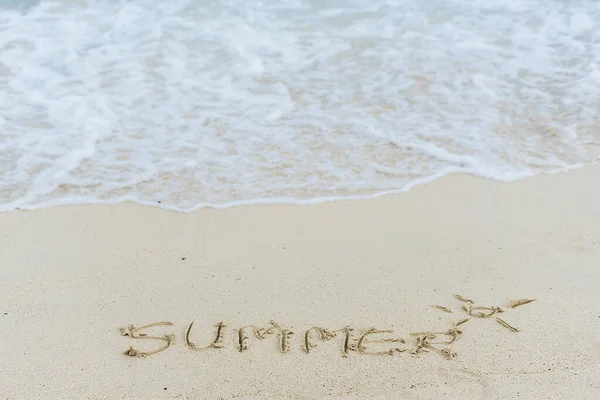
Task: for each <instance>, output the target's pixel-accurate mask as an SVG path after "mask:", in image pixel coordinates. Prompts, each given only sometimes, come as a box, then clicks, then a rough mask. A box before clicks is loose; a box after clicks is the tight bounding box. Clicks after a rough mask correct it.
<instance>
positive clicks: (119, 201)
mask: <svg viewBox="0 0 600 400" xmlns="http://www.w3.org/2000/svg"><path fill="white" fill-rule="evenodd" d="M587 147H588V151H589V152H590V155H593V156H594V159H593V161H592V162H591V163H589V164H575V165H571V166H569V167H566V168H564V169H560V170H555V171H545V172H538V173H532V174H531V175H527V176H522V177H520V178H517V179H512V180H499V179H492V178H489V177H486V176H482V175H480V174H474V173H470V172H464V171H460V170H459V169H454V168H449V169H447V170H445V171H442V172H439V173H437V174H435V175H432V176H429V177H426V178H420V179H416V180H414V181H412V182H411V183H409V184H407V185H405V186H404V187H403V188H401V189H389V190H380V191H376V192H375V193H370V194H360V195H340V196H321V197H315V198H308V199H299V198H293V197H274V198H257V199H249V200H239V201H231V202H226V203H223V204H214V203H200V204H197V205H195V206H193V207H191V208H178V207H176V206H171V205H159V204H161V203H162V202H161V201H158V204H157V203H155V202H149V201H141V200H139V199H137V198H136V197H135V196H131V195H127V196H121V197H119V198H116V199H110V200H92V201H89V200H88V201H83V200H81V199H77V200H73V201H67V202H60V201H58V202H49V203H43V204H41V205H35V206H23V205H21V206H10V205H9V207H10V208H6V207H7V205H0V214H1V213H6V212H14V211H39V210H44V209H50V208H56V207H83V206H118V205H124V204H133V205H136V206H142V207H154V208H158V209H160V210H165V211H172V212H176V213H181V214H192V213H195V212H197V211H201V210H204V209H213V210H227V209H229V208H236V207H251V206H310V205H319V204H328V203H337V202H346V201H364V200H375V199H379V198H381V197H385V196H393V195H402V194H404V193H409V192H410V191H411V190H413V189H415V188H418V187H421V186H426V185H429V184H432V183H435V182H437V181H439V180H440V179H448V178H449V179H453V177H462V178H475V179H484V180H488V181H491V182H497V183H513V182H520V181H526V180H529V179H535V178H536V177H538V176H555V175H562V174H565V173H569V172H571V171H577V170H579V169H583V168H589V167H593V166H594V165H596V164H597V163H598V161H600V146H597V145H587ZM462 178H460V179H462ZM368 190H372V189H368Z"/></svg>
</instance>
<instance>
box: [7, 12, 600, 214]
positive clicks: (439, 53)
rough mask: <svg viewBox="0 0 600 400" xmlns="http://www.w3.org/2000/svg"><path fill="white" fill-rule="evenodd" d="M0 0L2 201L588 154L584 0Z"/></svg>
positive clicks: (555, 162) (348, 186)
mask: <svg viewBox="0 0 600 400" xmlns="http://www.w3.org/2000/svg"><path fill="white" fill-rule="evenodd" d="M16 4H17V2H16V1H15V2H13V3H10V2H9V3H8V4H7V5H6V4H5V5H4V6H2V7H0V184H1V185H0V210H9V209H14V208H22V209H33V208H40V207H47V206H52V205H59V204H84V203H85V204H87V203H115V202H123V201H135V202H138V203H141V204H147V205H158V204H159V203H158V202H159V201H160V202H161V203H160V206H161V207H163V208H168V209H173V210H178V211H190V210H193V209H197V208H199V207H227V206H231V205H239V204H255V203H261V204H267V203H295V204H304V203H310V202H318V201H330V200H334V199H351V198H368V197H374V196H378V195H381V194H384V193H392V192H401V191H405V190H408V189H410V188H411V187H413V186H414V185H415V184H420V183H424V182H429V181H431V180H433V179H436V178H438V177H440V176H443V175H445V174H447V173H450V172H464V173H469V174H474V175H478V176H482V177H486V178H490V179H497V180H503V181H507V180H515V179H521V178H524V177H528V176H532V175H535V174H538V173H555V172H559V171H564V170H567V169H571V168H577V167H579V166H581V165H584V164H586V163H589V162H592V161H593V160H592V157H591V156H590V155H589V154H588V153H587V152H586V149H585V146H584V145H585V144H590V143H597V144H600V123H599V122H600V118H599V117H598V105H599V99H600V70H599V69H598V65H600V64H599V61H600V30H598V29H594V26H598V25H600V3H598V2H596V1H592V0H588V1H585V0H584V1H579V2H577V3H573V4H571V3H569V4H570V5H566V3H564V2H563V1H559V0H533V1H529V2H512V3H511V2H506V1H501V0H485V1H484V0H477V1H471V2H462V1H458V0H452V1H441V0H439V1H438V0H436V1H433V0H428V1H421V0H409V1H405V2H402V3H401V5H399V3H397V2H392V1H383V0H381V1H375V2H372V1H367V0H350V1H344V2H341V1H328V2H323V1H315V0H313V1H308V0H289V1H285V2H282V1H276V0H270V1H261V2H258V1H248V2H242V3H240V2H237V1H233V0H230V1H219V2H212V3H210V2H204V1H198V0H195V1H193V0H186V1H184V0H177V1H170V2H163V3H162V4H158V3H156V2H151V1H149V0H129V1H125V0H122V1H110V2H109V1H91V0H78V1H74V0H60V1H58V0H55V1H41V2H39V3H35V2H34V1H30V2H27V3H20V5H21V7H20V8H19V7H17V6H16Z"/></svg>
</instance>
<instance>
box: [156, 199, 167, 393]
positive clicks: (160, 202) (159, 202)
mask: <svg viewBox="0 0 600 400" xmlns="http://www.w3.org/2000/svg"><path fill="white" fill-rule="evenodd" d="M158 204H162V201H160V200H159V201H158ZM165 390H167V388H165Z"/></svg>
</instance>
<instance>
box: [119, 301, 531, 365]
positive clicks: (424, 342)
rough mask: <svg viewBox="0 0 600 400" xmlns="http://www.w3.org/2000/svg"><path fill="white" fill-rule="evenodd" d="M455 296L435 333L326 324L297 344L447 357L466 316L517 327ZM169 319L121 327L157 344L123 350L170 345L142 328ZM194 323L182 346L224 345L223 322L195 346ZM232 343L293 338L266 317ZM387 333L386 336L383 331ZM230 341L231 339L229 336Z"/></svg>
mask: <svg viewBox="0 0 600 400" xmlns="http://www.w3.org/2000/svg"><path fill="white" fill-rule="evenodd" d="M454 297H455V298H456V299H458V300H460V301H461V302H462V308H461V311H462V312H463V313H464V314H465V315H464V316H463V318H459V319H456V321H454V322H453V324H452V326H450V327H449V328H448V329H446V330H441V331H440V332H412V333H410V338H409V339H405V338H395V337H390V336H391V335H392V334H393V331H392V330H385V329H384V330H380V329H377V328H375V327H370V328H366V329H362V330H360V332H359V333H357V331H356V330H355V329H353V328H351V327H349V326H344V327H343V328H340V329H329V328H327V327H323V326H313V327H310V328H308V329H306V330H304V331H302V332H301V335H300V336H301V347H302V349H303V351H304V352H305V353H306V354H310V352H311V351H312V350H313V349H314V348H315V347H317V343H318V342H325V341H329V340H332V339H334V338H339V342H340V344H341V346H340V348H341V353H342V355H343V356H344V357H348V355H349V354H350V353H351V352H356V353H358V354H370V355H380V356H383V355H395V354H400V353H405V352H407V353H409V354H414V355H417V354H421V353H428V352H435V353H438V354H440V355H442V356H444V357H445V358H447V359H453V358H454V357H455V356H456V355H457V354H456V352H455V351H454V350H452V344H453V343H454V342H456V341H457V340H459V339H460V337H461V335H462V334H463V331H464V329H465V327H467V326H468V325H467V322H469V321H470V320H471V319H488V318H494V319H495V320H496V321H497V322H498V323H499V324H500V325H501V326H503V327H504V328H506V329H508V330H509V331H510V332H514V333H516V332H519V329H518V328H515V327H514V326H513V325H511V324H510V323H508V322H507V321H506V320H504V319H502V318H500V317H499V316H498V314H501V313H504V312H505V310H504V308H502V307H499V306H481V305H477V304H476V303H475V301H473V300H470V299H468V298H465V297H463V296H460V295H454ZM532 301H534V300H532V299H518V300H512V301H509V302H508V303H507V306H506V307H507V308H509V309H513V308H516V307H519V306H522V305H525V304H528V303H531V302H532ZM432 307H434V308H436V309H438V310H440V311H443V312H446V313H454V311H453V310H452V309H450V308H448V307H445V306H441V305H432ZM172 325H173V323H172V322H154V323H151V324H148V325H144V326H140V327H136V326H135V325H131V324H130V325H127V326H125V327H123V328H121V334H122V335H123V336H128V337H130V338H132V339H142V340H145V341H148V340H152V341H155V342H156V343H157V345H158V346H157V347H156V348H155V349H153V350H148V351H140V350H138V349H136V348H135V347H134V346H133V345H131V346H129V349H127V350H126V351H125V353H124V354H126V355H128V356H132V357H141V358H143V357H148V356H152V355H155V354H158V353H161V352H163V351H165V350H167V349H169V348H170V347H171V346H172V345H174V344H175V335H174V334H173V333H169V334H165V335H163V336H154V335H150V334H148V333H147V332H143V331H144V330H147V329H150V328H156V327H166V326H172ZM193 327H194V323H193V322H191V323H190V324H189V325H188V326H187V329H186V331H185V335H184V341H185V344H186V346H187V347H188V348H189V349H191V350H193V351H207V350H211V349H213V350H218V349H222V348H224V347H225V337H226V327H227V325H226V324H225V323H223V322H219V323H217V324H216V325H215V333H214V339H213V341H212V342H211V343H209V344H208V345H205V346H199V345H198V344H197V343H196V342H195V341H194V339H193ZM234 332H235V334H234V335H233V337H234V338H235V345H236V347H237V349H238V351H239V352H244V351H246V350H248V346H249V345H248V343H249V339H250V337H253V338H255V339H256V340H263V339H265V338H267V337H269V336H270V335H273V334H276V336H277V338H278V339H277V346H278V349H279V351H280V352H281V353H288V352H290V351H291V349H292V343H293V337H294V336H295V335H296V332H294V331H293V330H291V329H287V328H284V327H282V326H280V325H279V324H278V323H276V322H275V321H271V322H270V324H269V326H268V327H266V328H265V327H260V326H257V325H246V326H242V327H238V328H237V329H235V331H234ZM384 335H387V336H384ZM232 342H233V341H232Z"/></svg>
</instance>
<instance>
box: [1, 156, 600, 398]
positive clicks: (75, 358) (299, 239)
mask: <svg viewBox="0 0 600 400" xmlns="http://www.w3.org/2000/svg"><path fill="white" fill-rule="evenodd" d="M598 182H600V165H596V166H592V167H588V168H584V169H582V170H578V171H572V172H569V173H566V174H562V175H556V176H540V177H535V178H532V179H529V180H525V181H520V182H515V183H509V184H501V183H497V182H491V181H486V180H482V179H476V178H472V177H466V176H452V177H448V178H445V179H442V180H440V181H438V182H435V183H433V184H430V185H427V186H423V187H418V188H415V189H413V190H412V191H411V192H409V193H407V194H401V195H397V196H387V197H383V198H380V199H377V200H371V201H355V202H339V203H333V204H324V205H315V206H302V207H297V206H254V207H239V208H233V209H228V210H225V211H216V210H208V209H207V210H201V211H199V212H196V213H194V214H189V215H186V214H175V213H171V212H166V211H162V210H159V209H153V208H145V207H139V206H135V205H119V206H83V207H65V208H54V209H47V210H42V211H36V212H11V213H4V214H0V266H1V267H0V337H1V338H2V341H1V344H0V398H1V399H5V398H9V399H33V398H36V399H37V398H42V399H71V398H73V399H83V398H93V399H104V398H105V399H125V398H127V399H200V398H209V399H219V398H224V399H230V398H239V397H245V398H267V399H321V398H324V397H327V396H331V398H352V399H355V398H361V399H362V398H364V399H471V398H477V399H478V398H485V399H512V398H523V399H538V398H539V399H565V398H568V399H570V400H573V399H594V398H600V185H599V184H598ZM183 257H185V260H182V258H183ZM454 293H459V294H462V295H464V296H467V297H470V298H472V299H474V300H476V301H477V303H478V304H482V305H489V306H493V305H498V306H502V307H503V308H504V309H505V310H506V312H504V313H502V314H501V315H500V317H501V318H502V319H504V320H506V321H507V322H509V323H510V324H512V325H514V326H515V327H517V328H519V329H520V332H518V333H514V332H510V331H509V330H508V329H506V328H505V327H503V326H501V325H500V324H499V323H497V322H496V321H495V320H494V319H493V318H490V319H473V320H471V321H469V322H467V323H466V324H464V325H462V326H461V327H462V328H463V334H462V335H461V337H460V339H459V340H458V341H457V342H455V343H453V344H452V345H451V347H452V349H453V350H454V351H455V352H456V353H457V356H456V357H455V358H454V359H453V360H447V359H445V358H444V357H442V356H441V355H439V354H437V353H435V352H429V353H422V354H418V355H411V354H410V353H409V352H408V351H406V352H403V353H399V354H396V355H394V356H373V355H364V354H359V353H358V352H356V351H351V352H350V355H349V357H347V358H344V357H343V356H342V345H343V334H342V333H339V334H338V337H337V338H335V339H333V340H332V341H330V342H322V343H317V347H316V348H314V349H313V351H312V352H311V353H310V354H308V355H307V354H305V353H304V352H303V351H302V341H303V331H304V330H305V329H307V328H310V327H311V326H313V325H323V326H326V327H329V328H331V329H339V328H342V327H344V326H346V325H349V326H351V327H353V328H355V331H354V333H355V334H356V335H360V333H361V332H362V330H363V329H366V328H368V327H370V326H376V327H377V328H379V329H394V330H395V333H394V335H395V337H402V338H405V339H407V340H408V344H406V345H403V348H407V349H410V348H411V347H412V346H413V345H414V343H413V340H412V339H411V338H410V336H409V333H410V332H415V331H426V330H427V331H429V330H431V331H445V330H447V329H448V328H450V327H451V326H452V323H453V321H457V320H459V319H461V318H463V317H464V316H465V312H464V311H461V310H460V306H461V302H460V301H458V300H456V299H455V298H453V297H452V294H454ZM522 297H525V298H534V299H536V301H535V302H533V303H531V304H527V305H524V306H521V307H518V308H515V309H507V308H506V307H505V305H506V302H507V301H508V300H511V299H517V298H522ZM434 304H439V305H443V306H446V307H450V308H452V309H453V310H454V313H452V314H448V313H444V312H443V311H440V310H437V309H434V308H432V307H430V305H434ZM271 319H273V320H275V321H277V322H278V323H279V324H281V325H282V326H283V327H286V328H291V329H293V330H294V331H295V332H296V333H295V335H294V336H293V338H292V349H291V351H290V352H289V353H286V354H282V353H280V352H279V351H278V349H277V336H276V335H271V337H269V338H268V339H265V340H264V341H260V342H259V341H257V340H256V339H253V338H252V339H250V341H249V342H248V344H249V348H248V350H247V351H245V352H243V353H240V352H238V351H237V347H236V346H237V333H236V331H235V329H236V328H237V327H240V326H243V325H248V324H257V325H261V326H265V327H266V326H268V323H269V321H270V320H271ZM221 320H222V321H224V322H225V323H227V325H228V326H227V327H226V328H225V331H224V332H225V336H224V341H223V343H224V344H225V347H224V348H223V349H211V350H208V351H206V352H194V351H192V350H191V349H189V348H188V347H187V346H186V344H185V341H184V332H185V329H186V327H187V325H188V324H189V323H190V322H191V321H194V322H195V324H194V329H193V331H192V335H191V337H192V339H193V341H194V342H197V343H198V344H199V345H200V344H201V345H206V344H208V343H210V341H211V340H212V338H213V335H214V328H213V325H214V324H215V323H216V322H218V321H221ZM155 321H170V322H173V324H174V325H173V326H172V327H166V328H165V327H163V328H156V329H155V330H154V331H152V330H148V331H146V332H149V333H150V332H154V333H156V334H157V335H165V334H167V333H173V334H174V335H175V337H176V343H175V344H173V345H172V346H171V347H170V348H168V349H167V350H165V351H163V352H161V353H158V354H156V355H153V356H150V357H147V358H135V357H128V356H126V355H124V354H123V351H124V350H126V349H127V348H128V347H129V345H134V346H135V347H136V348H137V349H140V350H149V349H152V348H156V347H157V346H158V347H159V346H161V345H162V343H161V342H160V341H153V340H141V339H138V340H135V339H132V338H129V337H125V336H121V334H120V332H119V328H120V327H122V326H125V325H127V324H130V323H133V324H136V325H144V324H148V323H151V322H155ZM382 337H384V336H382ZM443 338H444V339H445V338H446V337H443ZM389 347H391V345H390V344H384V345H380V346H379V347H378V348H389ZM440 347H443V346H440Z"/></svg>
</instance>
